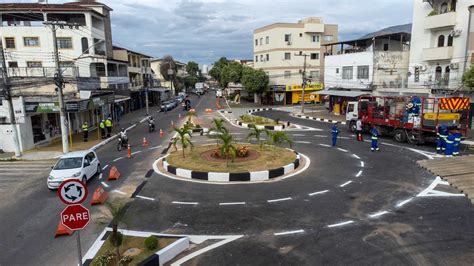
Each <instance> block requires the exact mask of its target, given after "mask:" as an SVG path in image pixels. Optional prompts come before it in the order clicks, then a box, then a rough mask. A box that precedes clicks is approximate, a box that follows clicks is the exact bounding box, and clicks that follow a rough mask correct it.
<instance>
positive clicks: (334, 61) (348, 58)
mask: <svg viewBox="0 0 474 266" xmlns="http://www.w3.org/2000/svg"><path fill="white" fill-rule="evenodd" d="M373 63H374V54H373V53H372V52H361V53H351V54H342V55H330V56H326V58H325V70H324V72H325V73H324V85H325V88H326V89H329V88H347V89H368V87H369V84H370V83H372V74H373ZM343 66H352V67H353V71H352V74H353V78H352V79H342V72H343V71H342V67H343ZM358 66H369V78H368V79H364V80H359V79H357V67H358ZM337 71H339V73H337Z"/></svg>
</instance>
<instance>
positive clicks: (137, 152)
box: [132, 151, 142, 155]
mask: <svg viewBox="0 0 474 266" xmlns="http://www.w3.org/2000/svg"><path fill="white" fill-rule="evenodd" d="M140 152H142V151H136V152H132V155H135V154H139V153H140Z"/></svg>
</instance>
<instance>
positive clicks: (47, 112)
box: [25, 102, 61, 145]
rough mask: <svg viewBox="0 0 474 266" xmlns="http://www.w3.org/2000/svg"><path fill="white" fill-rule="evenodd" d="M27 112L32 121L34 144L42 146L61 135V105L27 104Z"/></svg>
mask: <svg viewBox="0 0 474 266" xmlns="http://www.w3.org/2000/svg"><path fill="white" fill-rule="evenodd" d="M25 112H26V113H27V114H28V115H29V117H30V120H31V131H32V135H33V144H35V145H37V144H41V143H44V142H48V141H51V140H53V139H55V138H58V137H59V136H60V135H61V126H60V122H59V121H60V119H59V103H57V102H25Z"/></svg>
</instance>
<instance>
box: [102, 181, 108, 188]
mask: <svg viewBox="0 0 474 266" xmlns="http://www.w3.org/2000/svg"><path fill="white" fill-rule="evenodd" d="M100 183H101V184H102V186H104V187H109V185H107V183H105V182H100Z"/></svg>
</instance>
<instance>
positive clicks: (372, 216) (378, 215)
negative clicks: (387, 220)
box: [369, 211, 388, 218]
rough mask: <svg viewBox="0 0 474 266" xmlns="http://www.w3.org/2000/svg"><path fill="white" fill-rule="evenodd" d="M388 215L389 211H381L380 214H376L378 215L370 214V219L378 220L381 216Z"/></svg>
mask: <svg viewBox="0 0 474 266" xmlns="http://www.w3.org/2000/svg"><path fill="white" fill-rule="evenodd" d="M387 213H388V211H380V212H376V213H373V214H369V217H370V218H377V217H380V216H382V215H385V214H387Z"/></svg>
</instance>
